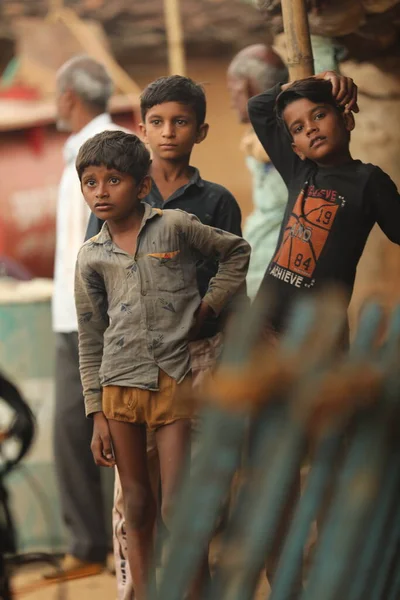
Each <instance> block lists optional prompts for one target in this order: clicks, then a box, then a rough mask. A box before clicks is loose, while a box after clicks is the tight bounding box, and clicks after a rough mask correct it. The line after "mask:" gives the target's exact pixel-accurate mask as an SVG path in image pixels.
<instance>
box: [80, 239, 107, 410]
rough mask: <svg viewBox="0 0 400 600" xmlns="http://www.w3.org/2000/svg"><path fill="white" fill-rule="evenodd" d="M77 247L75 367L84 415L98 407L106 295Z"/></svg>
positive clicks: (105, 326)
mask: <svg viewBox="0 0 400 600" xmlns="http://www.w3.org/2000/svg"><path fill="white" fill-rule="evenodd" d="M85 248H86V246H84V248H82V249H81V251H80V253H79V255H78V260H77V263H76V270H75V305H76V312H77V317H78V333H79V370H80V373H81V379H82V386H83V396H84V399H85V411H86V416H89V415H92V414H93V413H96V412H99V411H101V410H102V392H101V385H100V376H99V372H100V367H101V362H102V357H103V335H104V332H105V330H106V329H107V327H108V316H107V297H106V293H105V288H104V282H103V280H102V278H101V277H100V275H99V274H98V273H97V272H96V271H94V270H93V269H92V268H91V267H90V266H88V265H87V263H86V261H85Z"/></svg>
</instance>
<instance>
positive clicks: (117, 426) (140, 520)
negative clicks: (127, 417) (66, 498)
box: [108, 419, 156, 600]
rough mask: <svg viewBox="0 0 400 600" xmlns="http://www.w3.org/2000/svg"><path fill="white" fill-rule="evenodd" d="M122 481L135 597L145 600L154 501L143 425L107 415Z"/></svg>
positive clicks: (151, 545)
mask: <svg viewBox="0 0 400 600" xmlns="http://www.w3.org/2000/svg"><path fill="white" fill-rule="evenodd" d="M108 423H109V427H110V433H111V437H112V441H113V448H114V453H115V460H116V464H117V468H118V473H119V477H120V481H121V487H122V493H123V499H124V513H125V521H126V534H127V546H128V562H129V567H130V571H131V575H132V579H133V588H134V592H135V598H136V599H137V600H146V588H147V583H148V581H149V576H150V566H151V561H152V550H153V528H154V523H155V516H156V504H155V500H154V496H153V492H152V489H151V483H150V478H149V472H148V465H147V450H146V428H145V427H144V426H142V425H135V424H132V423H124V422H120V421H115V420H112V419H109V421H108Z"/></svg>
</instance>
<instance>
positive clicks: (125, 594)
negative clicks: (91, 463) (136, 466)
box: [112, 431, 160, 600]
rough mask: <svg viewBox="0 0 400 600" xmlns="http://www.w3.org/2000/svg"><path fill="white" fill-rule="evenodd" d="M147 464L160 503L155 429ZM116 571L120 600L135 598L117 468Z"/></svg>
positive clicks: (149, 439) (149, 435)
mask: <svg viewBox="0 0 400 600" xmlns="http://www.w3.org/2000/svg"><path fill="white" fill-rule="evenodd" d="M147 464H148V469H149V477H150V483H151V488H152V490H153V495H154V498H155V499H156V503H157V504H158V500H159V498H158V495H159V485H160V467H159V463H158V453H157V446H156V441H155V434H154V432H153V431H147ZM112 521H113V545H114V558H115V572H116V577H117V588H118V589H117V593H118V596H117V598H118V600H133V598H134V593H133V582H132V576H131V571H130V568H129V562H128V551H127V540H126V524H125V515H124V501H123V496H122V488H121V482H120V480H119V475H118V469H117V468H115V483H114V506H113V511H112Z"/></svg>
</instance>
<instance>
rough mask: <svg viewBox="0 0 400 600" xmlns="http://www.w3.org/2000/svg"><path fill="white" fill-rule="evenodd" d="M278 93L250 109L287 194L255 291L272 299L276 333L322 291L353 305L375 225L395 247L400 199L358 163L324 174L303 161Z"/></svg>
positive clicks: (378, 173)
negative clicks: (278, 108)
mask: <svg viewBox="0 0 400 600" xmlns="http://www.w3.org/2000/svg"><path fill="white" fill-rule="evenodd" d="M280 91H281V85H280V84H279V85H277V86H275V87H274V88H272V89H271V90H269V91H267V92H264V93H263V94H260V95H259V96H256V97H254V98H252V99H251V100H250V102H249V116H250V120H251V123H252V125H253V127H254V130H255V132H256V134H257V136H258V138H259V140H260V142H261V143H262V145H263V146H264V148H265V150H266V151H267V153H268V155H269V156H270V158H271V160H272V162H273V164H274V165H275V167H276V169H277V170H278V171H279V173H280V174H281V176H282V178H283V179H284V181H285V183H286V185H287V187H288V191H289V199H288V204H287V207H286V211H285V215H284V219H283V222H282V227H281V231H280V235H279V238H278V243H277V247H276V251H275V254H274V257H273V258H272V260H271V262H270V263H269V265H268V268H267V271H266V273H265V276H264V279H263V282H262V284H261V287H260V290H268V291H270V292H272V293H273V294H274V297H275V310H274V312H273V315H272V316H271V322H270V323H269V324H270V325H271V327H273V328H274V329H275V330H277V331H281V330H282V329H283V328H284V327H285V324H286V321H287V317H288V315H289V314H290V311H291V308H292V305H293V302H294V300H296V299H297V298H298V297H299V296H301V295H302V294H305V293H310V292H312V291H313V290H317V289H319V288H321V287H322V286H325V285H326V284H334V283H337V284H340V285H341V286H342V287H343V288H344V289H345V290H346V291H347V293H348V299H349V301H350V298H351V293H352V290H353V286H354V279H355V275H356V269H357V264H358V261H359V259H360V256H361V254H362V251H363V249H364V246H365V243H366V241H367V238H368V235H369V233H370V231H371V229H372V227H373V225H374V224H375V223H378V225H379V226H380V227H381V229H382V230H383V232H384V233H385V234H386V235H387V237H388V238H389V239H390V240H391V241H392V242H395V243H397V244H399V243H400V196H399V194H398V191H397V188H396V186H395V184H394V183H393V181H392V180H391V179H390V177H389V176H388V175H386V173H384V172H383V171H382V170H381V169H380V168H379V167H376V166H374V165H371V164H365V163H362V162H361V161H360V160H352V161H350V162H349V163H346V164H344V165H340V166H338V167H326V168H322V167H318V166H317V165H316V164H315V163H314V162H312V161H310V160H305V161H302V160H301V159H300V158H299V157H298V156H297V155H296V154H295V153H294V152H293V150H292V147H291V141H290V138H289V136H288V135H287V133H286V132H285V131H284V129H283V126H281V125H280V124H279V123H278V121H277V119H276V116H275V112H274V108H275V102H276V98H277V96H278V94H279V93H280Z"/></svg>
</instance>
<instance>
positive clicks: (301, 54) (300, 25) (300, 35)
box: [281, 0, 314, 81]
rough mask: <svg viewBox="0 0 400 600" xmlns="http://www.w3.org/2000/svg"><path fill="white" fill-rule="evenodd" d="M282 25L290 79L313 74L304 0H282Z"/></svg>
mask: <svg viewBox="0 0 400 600" xmlns="http://www.w3.org/2000/svg"><path fill="white" fill-rule="evenodd" d="M281 3H282V16H283V27H284V30H285V37H286V47H287V64H288V68H289V76H290V80H291V81H294V80H296V79H303V78H304V77H310V76H311V75H314V60H313V54H312V48H311V39H310V30H309V26H308V17H307V10H306V0H282V2H281Z"/></svg>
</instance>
